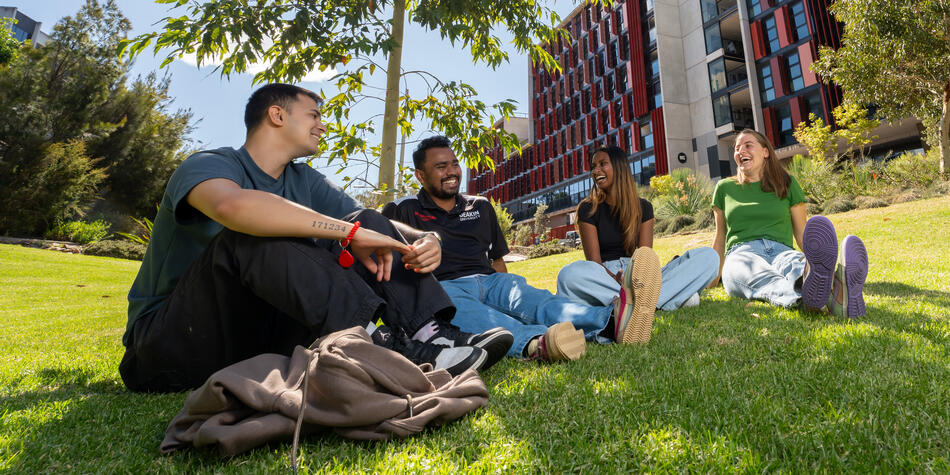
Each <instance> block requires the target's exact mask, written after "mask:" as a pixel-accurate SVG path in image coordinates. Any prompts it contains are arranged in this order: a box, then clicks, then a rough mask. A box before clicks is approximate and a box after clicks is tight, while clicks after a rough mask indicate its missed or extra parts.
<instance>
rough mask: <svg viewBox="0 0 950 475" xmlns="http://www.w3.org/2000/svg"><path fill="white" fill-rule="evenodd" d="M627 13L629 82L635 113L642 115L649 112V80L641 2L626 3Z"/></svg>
mask: <svg viewBox="0 0 950 475" xmlns="http://www.w3.org/2000/svg"><path fill="white" fill-rule="evenodd" d="M623 8H624V11H625V12H626V14H627V18H626V19H625V20H626V21H625V23H626V25H627V39H628V44H629V45H630V58H631V59H630V61H628V62H627V84H629V85H630V89H631V91H630V94H631V96H632V99H633V115H635V116H636V117H641V116H643V115H645V114H646V113H647V111H648V110H649V107H648V105H647V81H646V65H645V64H644V61H645V52H644V50H643V27H642V25H643V24H642V19H641V18H640V2H639V1H628V2H626V3H624V7H623Z"/></svg>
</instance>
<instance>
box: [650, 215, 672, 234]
mask: <svg viewBox="0 0 950 475" xmlns="http://www.w3.org/2000/svg"><path fill="white" fill-rule="evenodd" d="M672 221H673V220H672V219H657V220H656V222H655V223H654V224H653V234H655V235H658V236H659V235H663V234H667V230H668V229H669V227H670V223H671V222H672Z"/></svg>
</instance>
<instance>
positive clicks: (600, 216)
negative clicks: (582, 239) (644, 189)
mask: <svg viewBox="0 0 950 475" xmlns="http://www.w3.org/2000/svg"><path fill="white" fill-rule="evenodd" d="M592 207H593V204H592V203H591V202H590V201H586V200H585V201H582V202H581V204H579V205H577V220H578V221H582V222H585V223H590V224H593V225H594V227H595V228H597V243H598V244H600V260H601V261H603V262H606V261H612V260H615V259H620V258H621V257H630V255H629V253H628V252H627V251H626V249H624V247H623V227H622V226H620V217H619V216H617V215H616V214H614V212H613V209H612V208H611V207H610V206H608V205H607V204H606V203H601V204H600V205H599V206H597V212H595V213H594V215H593V216H591V214H590V210H591V208H592ZM651 219H653V205H652V204H651V203H650V202H649V201H647V200H645V199H643V198H640V222H641V223H643V222H645V221H649V220H651Z"/></svg>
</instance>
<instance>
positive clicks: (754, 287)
mask: <svg viewBox="0 0 950 475" xmlns="http://www.w3.org/2000/svg"><path fill="white" fill-rule="evenodd" d="M804 272H805V255H804V254H802V253H801V252H799V251H796V250H795V249H792V248H790V247H788V246H786V245H784V244H782V243H779V242H775V241H771V240H768V239H756V240H755V241H749V242H744V243H741V244H737V245H735V246H733V247H732V248H731V249H729V252H727V253H726V262H725V263H724V264H723V266H722V287H723V288H724V289H726V292H727V293H728V294H729V295H732V296H734V297H742V298H747V299H754V300H765V301H767V302H769V303H771V304H772V305H776V306H779V307H791V306H793V305H796V304H797V303H798V301H799V299H801V296H802V295H801V292H800V291H799V290H796V288H795V282H796V281H797V280H798V279H799V278H800V277H801V276H802V274H803V273H804Z"/></svg>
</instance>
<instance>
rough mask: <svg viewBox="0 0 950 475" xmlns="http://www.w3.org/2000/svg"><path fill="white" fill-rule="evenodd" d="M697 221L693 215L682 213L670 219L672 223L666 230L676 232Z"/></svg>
mask: <svg viewBox="0 0 950 475" xmlns="http://www.w3.org/2000/svg"><path fill="white" fill-rule="evenodd" d="M695 222H696V220H695V219H694V218H693V217H692V216H690V215H688V214H681V215H679V216H676V217H674V218H672V219H670V225H669V227H668V228H667V229H666V230H667V231H668V232H671V233H675V232H677V231H682V230H684V229H686V228H688V227H690V226H692V225H693V223H695Z"/></svg>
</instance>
